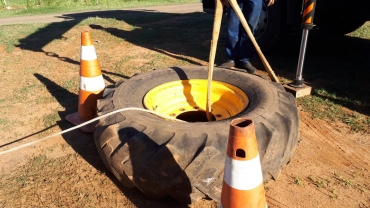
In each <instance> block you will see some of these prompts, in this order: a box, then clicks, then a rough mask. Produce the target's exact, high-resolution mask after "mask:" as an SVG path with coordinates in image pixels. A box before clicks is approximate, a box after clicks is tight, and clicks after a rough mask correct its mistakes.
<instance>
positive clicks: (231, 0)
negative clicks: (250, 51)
mask: <svg viewBox="0 0 370 208" xmlns="http://www.w3.org/2000/svg"><path fill="white" fill-rule="evenodd" d="M229 3H230V6H231V7H232V8H233V9H234V11H235V13H236V15H237V16H238V17H239V20H240V22H241V24H242V25H243V27H244V29H245V31H246V32H247V34H248V36H249V38H250V39H251V41H252V43H253V45H254V47H255V48H256V51H257V53H258V55H259V57H260V58H261V60H262V63H263V66H264V67H265V69H266V71H267V73H268V74H269V76H270V77H271V79H272V80H273V81H275V82H277V83H279V79H278V78H277V76H276V75H275V73H274V71H273V70H272V68H271V66H270V64H269V63H268V61H267V59H266V58H265V56H264V55H263V53H262V51H261V49H260V47H259V46H258V44H257V41H256V39H255V38H254V36H253V33H252V31H251V29H250V28H249V26H248V23H247V21H246V20H245V17H244V15H243V13H242V11H241V10H240V8H239V5H238V3H237V2H236V0H229Z"/></svg>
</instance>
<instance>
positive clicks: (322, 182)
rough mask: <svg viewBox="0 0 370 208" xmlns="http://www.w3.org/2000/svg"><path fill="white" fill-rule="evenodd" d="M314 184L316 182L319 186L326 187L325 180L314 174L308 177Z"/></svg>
mask: <svg viewBox="0 0 370 208" xmlns="http://www.w3.org/2000/svg"><path fill="white" fill-rule="evenodd" d="M308 178H309V179H310V180H311V182H312V183H313V184H315V185H316V186H317V187H318V188H322V187H325V182H324V181H323V180H318V179H316V178H315V177H313V176H309V177H308Z"/></svg>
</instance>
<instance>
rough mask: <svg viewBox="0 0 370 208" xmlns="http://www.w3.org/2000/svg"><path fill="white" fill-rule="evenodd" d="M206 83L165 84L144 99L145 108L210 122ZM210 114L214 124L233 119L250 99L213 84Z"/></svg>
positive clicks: (232, 89)
mask: <svg viewBox="0 0 370 208" xmlns="http://www.w3.org/2000/svg"><path fill="white" fill-rule="evenodd" d="M206 100H207V80H202V79H191V80H178V81H173V82H168V83H164V84H162V85H159V86H157V87H155V88H153V89H151V90H150V91H149V92H148V93H147V94H146V95H145V97H144V106H145V107H146V108H147V109H149V110H152V111H155V112H158V113H161V114H165V115H168V116H171V117H176V118H178V119H181V120H184V121H188V122H207V117H206V112H205V109H206ZM210 102H211V113H212V115H213V116H214V118H215V119H214V120H216V121H219V120H223V119H227V118H230V117H232V116H235V115H237V114H239V113H240V112H241V111H243V110H244V109H245V108H246V107H247V106H248V103H249V99H248V96H247V95H246V94H245V93H244V92H243V91H242V90H240V89H239V88H237V87H235V86H232V85H230V84H227V83H224V82H219V81H212V94H211V101H210Z"/></svg>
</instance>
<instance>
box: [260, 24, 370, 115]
mask: <svg viewBox="0 0 370 208" xmlns="http://www.w3.org/2000/svg"><path fill="white" fill-rule="evenodd" d="M300 41H301V31H295V32H292V33H290V34H288V35H287V36H286V37H285V38H284V39H281V40H280V41H279V42H278V43H277V44H275V45H274V47H273V48H271V49H270V50H269V51H268V52H267V53H266V57H267V59H268V60H269V61H270V64H271V66H272V67H273V69H274V70H275V73H277V74H278V75H279V76H282V77H285V78H288V79H294V78H295V74H296V69H297V64H298V58H299V49H300ZM369 48H370V40H368V39H362V38H357V37H350V36H337V37H335V36H334V37H333V36H324V35H322V34H320V31H318V30H312V31H311V32H310V35H309V39H308V45H307V52H306V57H305V62H304V68H303V78H304V80H305V81H307V82H309V83H310V85H311V86H312V87H313V88H314V89H325V90H326V91H327V92H328V93H330V94H332V95H334V96H324V95H320V94H318V93H314V94H315V95H316V96H319V97H323V98H324V99H328V100H331V101H333V102H334V103H337V104H339V105H342V106H344V107H347V108H349V109H351V110H354V111H357V112H359V113H362V114H365V115H370V82H369V81H368V80H369V79H370V73H369V72H368V71H369V69H370V59H369V58H368V57H369Z"/></svg>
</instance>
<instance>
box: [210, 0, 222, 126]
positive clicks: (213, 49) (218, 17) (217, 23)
mask: <svg viewBox="0 0 370 208" xmlns="http://www.w3.org/2000/svg"><path fill="white" fill-rule="evenodd" d="M222 14H223V5H222V3H221V0H216V11H215V19H214V22H213V32H212V41H211V49H210V54H209V62H208V86H207V104H206V115H207V119H208V121H212V120H213V118H212V116H211V92H212V77H213V67H214V63H215V57H216V50H217V42H218V37H219V35H220V28H221V21H222Z"/></svg>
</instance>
